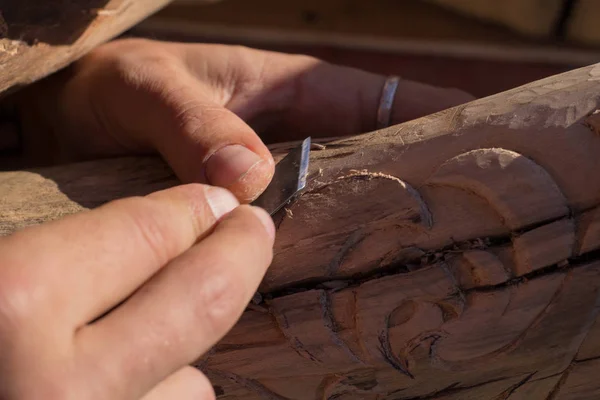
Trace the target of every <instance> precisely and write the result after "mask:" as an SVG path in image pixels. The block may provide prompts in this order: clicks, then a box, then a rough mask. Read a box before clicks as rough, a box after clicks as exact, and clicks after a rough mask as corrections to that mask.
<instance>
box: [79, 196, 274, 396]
mask: <svg viewBox="0 0 600 400" xmlns="http://www.w3.org/2000/svg"><path fill="white" fill-rule="evenodd" d="M273 237H274V226H273V222H272V220H271V218H270V216H269V215H268V214H267V213H266V212H265V211H263V210H261V209H258V208H256V207H251V206H241V207H239V208H237V209H236V210H234V211H233V212H232V213H231V214H229V215H228V216H227V217H226V218H224V219H223V220H222V221H221V222H220V223H219V224H218V225H217V226H216V228H215V230H214V232H213V233H212V234H211V235H210V236H208V237H206V238H205V239H204V240H203V241H201V242H199V243H198V244H197V245H195V246H194V247H193V248H192V249H190V250H188V251H187V252H185V253H184V254H182V255H181V256H179V257H178V258H177V259H175V260H173V261H172V262H171V263H169V265H168V266H167V267H166V268H164V269H163V270H161V271H160V272H159V273H158V274H157V275H155V276H154V277H153V278H152V279H151V280H150V281H149V282H147V283H146V284H145V285H144V286H143V287H142V288H140V290H139V291H138V292H136V293H135V294H134V295H133V296H132V297H131V298H130V299H128V300H127V301H126V302H125V303H124V304H122V305H120V306H119V307H117V308H116V309H115V310H113V311H112V312H111V313H109V314H108V315H107V316H105V317H104V318H102V319H100V320H98V321H97V322H95V323H93V324H91V325H88V326H86V327H83V328H82V329H81V330H80V331H79V332H78V333H77V335H76V337H75V340H76V347H77V351H78V353H79V354H80V357H82V359H83V360H82V365H95V368H96V369H95V370H94V371H93V372H91V373H93V374H94V376H98V377H99V379H101V380H102V379H107V380H108V382H121V387H120V388H119V389H120V392H122V393H124V395H123V396H122V397H127V396H129V397H132V398H135V396H137V395H138V394H139V393H143V392H144V391H146V390H148V388H150V387H152V386H153V385H155V384H156V382H159V381H161V380H162V379H164V378H165V377H166V376H168V375H169V374H171V373H172V372H173V371H175V370H177V369H179V368H181V367H182V366H184V365H187V364H190V363H192V362H193V361H195V360H196V359H198V358H199V357H200V356H201V355H202V354H203V353H205V352H206V351H207V350H208V349H209V348H210V347H212V346H213V345H214V344H215V343H216V342H217V341H218V340H220V339H221V338H222V337H223V336H224V335H225V333H226V332H227V331H228V330H229V329H230V328H231V327H232V326H233V325H234V323H235V322H236V321H237V319H238V318H239V317H240V315H241V314H242V312H243V310H244V308H245V307H246V306H247V304H248V302H249V301H250V299H251V297H252V295H253V294H254V292H255V290H256V288H257V287H258V285H259V283H260V281H261V279H262V277H263V275H264V273H265V271H266V269H267V267H268V265H269V264H270V262H271V259H272V244H273ZM123 377H127V379H126V380H124V379H123ZM119 379H121V381H119Z"/></svg>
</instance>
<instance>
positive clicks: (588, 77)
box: [0, 64, 600, 400]
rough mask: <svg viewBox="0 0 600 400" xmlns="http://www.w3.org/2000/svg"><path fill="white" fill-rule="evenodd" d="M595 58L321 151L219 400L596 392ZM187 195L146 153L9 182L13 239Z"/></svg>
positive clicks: (598, 197)
mask: <svg viewBox="0 0 600 400" xmlns="http://www.w3.org/2000/svg"><path fill="white" fill-rule="evenodd" d="M599 104H600V64H599V65H595V66H589V67H585V68H581V69H578V70H574V71H570V72H568V73H565V74H562V75H559V76H555V77H550V78H547V79H544V80H541V81H538V82H534V83H531V84H528V85H526V86H523V87H520V88H516V89H514V90H511V91H508V92H505V93H501V94H498V95H495V96H491V97H488V98H484V99H480V100H477V101H474V102H471V103H469V104H466V105H462V106H459V107H456V108H453V109H450V110H446V111H443V112H440V113H437V114H434V115H431V116H428V117H425V118H421V119H418V120H415V121H411V122H407V123H405V124H402V125H398V126H394V127H391V128H388V129H384V130H381V131H377V132H372V133H368V134H364V135H360V136H356V137H351V138H346V139H342V140H337V141H332V142H330V143H328V144H327V145H326V146H325V147H324V148H320V149H315V150H314V151H313V152H312V155H311V171H310V176H309V183H308V187H307V189H306V191H305V192H303V194H302V196H301V197H300V198H299V199H298V200H297V201H296V202H295V203H293V204H292V205H291V206H290V207H288V209H287V210H285V211H283V212H281V213H280V214H279V215H277V216H276V218H275V219H276V224H277V227H278V232H277V240H276V244H275V258H274V261H273V264H272V266H271V268H270V270H269V272H268V273H267V275H266V277H265V279H264V281H263V283H262V285H261V287H260V294H261V296H257V298H256V299H255V301H254V303H252V304H251V305H249V307H248V309H247V310H246V312H245V313H244V314H243V316H242V318H241V319H240V321H239V322H238V324H237V325H236V326H235V327H234V328H233V330H232V331H231V332H230V333H229V334H228V335H227V336H226V337H225V338H224V339H223V340H222V341H221V342H220V343H219V344H218V345H217V346H215V348H214V349H212V350H211V352H209V353H208V354H207V355H206V356H204V357H203V358H202V359H201V360H199V361H198V363H197V365H198V367H199V368H200V369H202V370H203V371H205V372H206V374H207V375H208V376H209V378H210V379H211V380H212V382H213V383H214V385H215V391H216V392H217V394H218V395H219V398H222V399H238V398H239V399H271V400H281V399H301V400H308V399H311V400H312V399H344V400H348V399H373V400H375V399H377V400H381V399H397V400H400V399H403V400H408V399H421V400H423V399H436V400H458V399H460V400H465V399H482V400H483V399H485V400H489V399H510V400H521V399H534V400H535V399H553V400H575V399H593V398H597V397H598V396H600V381H599V380H598V379H597V371H598V368H600V320H598V312H599V311H600V291H599V289H600V261H599V259H600V250H599V249H600V208H599V207H598V205H599V204H600V179H599V178H598V171H599V170H600V136H599V134H600V131H599V129H600V113H599V112H598V109H599ZM174 184H177V181H176V180H175V179H174V178H173V176H172V174H171V172H170V170H169V169H168V168H167V167H166V166H165V165H164V164H163V163H161V162H160V161H158V160H156V159H153V158H137V159H135V158H130V159H115V160H104V161H95V162H89V163H82V164H78V165H76V166H73V165H71V166H60V167H55V168H48V169H39V170H31V171H15V172H6V173H1V174H0V215H1V219H0V231H1V232H2V233H3V234H9V233H10V232H13V231H14V230H16V229H19V228H21V227H23V226H26V225H30V224H37V223H40V222H43V221H46V220H51V219H54V218H58V217H60V216H62V215H65V214H70V213H73V212H77V211H79V210H82V209H85V208H91V207H95V206H97V205H99V204H101V203H103V202H106V201H109V200H111V199H114V198H118V197H123V196H129V195H138V194H144V193H148V192H151V191H153V190H156V189H160V188H163V187H168V186H171V185H174Z"/></svg>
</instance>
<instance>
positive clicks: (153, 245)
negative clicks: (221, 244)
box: [3, 184, 239, 328]
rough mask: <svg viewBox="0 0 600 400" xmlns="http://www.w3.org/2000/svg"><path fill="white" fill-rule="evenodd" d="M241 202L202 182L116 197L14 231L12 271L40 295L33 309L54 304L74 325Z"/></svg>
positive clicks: (122, 294)
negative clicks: (67, 215)
mask: <svg viewBox="0 0 600 400" xmlns="http://www.w3.org/2000/svg"><path fill="white" fill-rule="evenodd" d="M238 205H239V203H238V201H237V199H236V198H235V197H234V196H233V195H232V194H231V193H230V192H229V191H227V190H226V189H222V188H217V187H211V186H206V185H200V184H190V185H185V186H179V187H175V188H171V189H167V190H163V191H160V192H156V193H153V194H151V195H148V196H146V197H137V198H127V199H123V200H118V201H114V202H111V203H108V204H106V205H104V206H102V207H99V208H97V209H95V210H92V211H88V212H84V213H80V214H75V215H72V216H69V217H66V218H64V219H62V220H57V221H54V222H51V223H48V224H43V225H40V226H37V227H34V228H29V229H26V230H24V231H21V232H19V233H17V234H15V235H13V236H12V237H10V238H9V239H8V240H9V242H8V243H6V244H7V246H8V247H7V248H8V249H10V251H9V252H8V254H4V260H5V261H6V266H3V268H4V270H3V272H4V274H5V275H4V276H5V277H8V278H7V279H11V278H10V277H13V278H12V280H13V281H14V282H16V284H19V285H21V286H23V287H26V290H24V291H27V292H28V293H38V295H37V296H36V301H37V302H38V303H39V304H36V305H35V307H32V308H35V309H40V312H41V311H43V310H46V308H48V309H49V310H47V311H50V313H49V315H52V316H53V318H55V319H56V318H58V319H62V320H61V321H60V322H61V324H62V325H65V326H69V327H71V328H72V327H75V326H80V325H84V324H86V323H87V322H89V321H90V320H92V319H94V318H96V317H98V316H99V315H101V314H103V313H104V312H106V311H107V310H108V309H110V308H112V307H114V306H115V305H117V304H119V303H120V302H121V301H123V300H124V299H125V298H126V297H128V296H129V295H130V294H131V293H132V292H134V291H135V290H136V289H137V288H138V287H139V286H140V285H141V284H142V283H143V282H144V281H146V280H147V279H148V278H150V277H151V276H152V275H153V274H154V273H155V272H156V271H157V270H159V269H160V268H161V267H162V266H163V265H165V264H166V263H167V262H168V261H170V260H171V259H172V258H175V257H177V256H178V255H180V254H181V253H183V252H184V251H186V250H187V249H188V248H190V247H191V246H192V245H193V244H194V243H195V242H197V241H198V240H199V239H200V238H202V237H203V236H205V235H206V234H207V233H208V232H209V230H210V229H211V228H212V226H213V225H214V224H215V223H216V222H217V220H218V219H219V218H220V217H221V216H223V215H224V214H226V213H228V212H229V211H231V210H232V209H234V208H235V207H237V206H238ZM31 249H35V251H34V252H32V251H31ZM23 281H25V283H23ZM39 293H43V295H41V296H39Z"/></svg>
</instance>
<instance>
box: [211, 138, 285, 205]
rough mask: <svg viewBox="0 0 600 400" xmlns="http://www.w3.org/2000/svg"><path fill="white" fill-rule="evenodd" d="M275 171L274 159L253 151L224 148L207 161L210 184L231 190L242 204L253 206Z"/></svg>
mask: <svg viewBox="0 0 600 400" xmlns="http://www.w3.org/2000/svg"><path fill="white" fill-rule="evenodd" d="M274 171H275V162H274V161H273V157H272V156H271V154H270V153H269V152H268V151H267V154H266V155H265V154H261V155H259V154H257V153H256V152H254V151H252V150H251V149H250V148H248V147H246V146H243V145H239V144H232V145H228V146H225V147H223V148H221V149H219V150H218V151H216V152H215V153H213V154H212V155H210V156H209V157H208V159H207V160H206V161H205V175H206V179H207V181H208V183H210V184H211V185H215V186H220V187H224V188H227V189H228V190H230V191H231V192H232V193H233V194H234V195H235V196H236V197H237V199H238V200H239V201H240V202H241V203H250V202H252V201H253V200H254V199H256V198H257V197H258V196H259V195H260V194H261V193H262V192H263V191H264V190H265V189H266V187H267V186H268V184H269V182H270V181H271V178H272V177H273V174H274Z"/></svg>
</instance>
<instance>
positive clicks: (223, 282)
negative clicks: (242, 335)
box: [0, 184, 275, 400]
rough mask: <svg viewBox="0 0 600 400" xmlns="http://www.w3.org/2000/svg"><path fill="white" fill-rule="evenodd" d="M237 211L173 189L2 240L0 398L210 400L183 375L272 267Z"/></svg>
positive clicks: (268, 234) (265, 237)
mask: <svg viewBox="0 0 600 400" xmlns="http://www.w3.org/2000/svg"><path fill="white" fill-rule="evenodd" d="M238 204H239V203H238V202H237V200H236V199H235V197H234V196H233V195H232V194H231V193H230V192H228V191H227V190H225V189H221V188H216V187H209V186H204V185H198V184H191V185H183V186H179V187H176V188H173V189H168V190H165V191H162V192H157V193H154V194H151V195H149V196H146V197H140V198H129V199H124V200H118V201H115V202H112V203H108V204H106V205H104V206H102V207H100V208H97V209H95V210H92V211H87V212H84V213H80V214H76V215H72V216H69V217H66V218H64V219H62V220H58V221H55V222H51V223H47V224H43V225H40V226H36V227H31V228H27V229H24V230H22V231H20V232H17V233H16V234H14V235H12V236H8V237H5V238H0V265H2V268H0V349H2V351H0V398H2V399H6V400H21V399H90V400H93V399H114V400H133V399H140V398H143V399H144V400H154V399H157V400H158V399H161V400H162V399H212V398H214V393H213V391H212V386H211V385H210V384H209V382H208V381H207V379H206V378H205V377H204V376H203V375H202V374H201V373H200V372H199V371H198V370H196V369H194V368H192V367H188V366H187V365H189V364H190V363H192V362H193V361H194V360H196V359H197V358H198V357H199V356H200V355H201V354H203V353H204V352H206V351H207V350H208V349H209V348H210V347H211V346H213V345H214V344H215V343H216V342H217V341H218V340H219V339H220V338H221V337H222V336H223V335H224V334H225V333H226V331H228V330H229V329H230V328H231V327H232V326H233V324H234V323H235V321H236V320H237V319H238V318H239V317H240V315H241V313H242V312H243V310H244V308H245V306H246V305H247V304H248V302H249V300H250V298H251V297H252V295H253V294H254V293H255V291H256V288H257V287H258V285H259V282H260V280H261V279H262V277H263V275H264V273H265V270H266V269H267V266H268V265H269V264H270V262H271V258H272V244H273V236H274V232H275V231H274V229H275V228H274V226H273V223H272V221H271V218H270V217H269V215H268V214H266V213H265V212H264V211H263V210H261V209H258V208H256V207H251V206H238ZM232 210H233V211H232ZM224 215H225V216H224Z"/></svg>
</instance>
